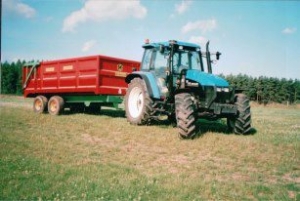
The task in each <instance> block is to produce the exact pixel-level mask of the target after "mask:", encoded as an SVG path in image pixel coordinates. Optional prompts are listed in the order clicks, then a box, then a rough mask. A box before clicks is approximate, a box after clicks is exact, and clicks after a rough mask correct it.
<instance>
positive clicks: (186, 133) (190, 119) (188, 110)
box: [175, 93, 197, 139]
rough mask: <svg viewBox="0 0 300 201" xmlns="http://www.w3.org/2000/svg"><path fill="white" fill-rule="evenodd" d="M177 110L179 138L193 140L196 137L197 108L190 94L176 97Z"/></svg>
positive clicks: (181, 94)
mask: <svg viewBox="0 0 300 201" xmlns="http://www.w3.org/2000/svg"><path fill="white" fill-rule="evenodd" d="M175 109H176V120H177V127H178V130H179V136H180V137H181V138H182V139H192V138H194V137H195V136H196V132H197V125H196V115H195V112H196V106H195V103H194V101H193V100H192V95H191V94H190V93H180V94H176V95H175Z"/></svg>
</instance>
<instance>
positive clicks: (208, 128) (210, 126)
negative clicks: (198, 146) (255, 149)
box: [195, 119, 257, 138]
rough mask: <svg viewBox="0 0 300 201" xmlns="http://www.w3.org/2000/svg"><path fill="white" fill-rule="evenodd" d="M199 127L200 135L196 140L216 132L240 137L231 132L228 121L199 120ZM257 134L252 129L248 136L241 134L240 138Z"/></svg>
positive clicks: (198, 134)
mask: <svg viewBox="0 0 300 201" xmlns="http://www.w3.org/2000/svg"><path fill="white" fill-rule="evenodd" d="M197 126H198V133H197V135H196V136H195V138H199V137H201V136H203V135H205V134H206V133H208V132H214V133H219V134H224V135H238V134H235V133H234V132H233V131H230V129H228V126H227V123H226V120H224V119H220V120H216V121H208V120H203V119H201V120H198V122H197ZM256 132H257V130H256V129H255V128H251V130H250V131H249V132H248V133H246V134H243V135H242V134H241V135H240V136H249V135H254V134H255V133H256Z"/></svg>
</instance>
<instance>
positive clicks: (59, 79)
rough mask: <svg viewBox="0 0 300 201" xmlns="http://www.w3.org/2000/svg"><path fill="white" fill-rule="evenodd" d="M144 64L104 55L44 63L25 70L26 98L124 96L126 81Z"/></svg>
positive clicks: (27, 66) (24, 86)
mask: <svg viewBox="0 0 300 201" xmlns="http://www.w3.org/2000/svg"><path fill="white" fill-rule="evenodd" d="M139 69H140V62H137V61H132V60H127V59H121V58H114V57H108V56H103V55H96V56H89V57H79V58H71V59H62V60H54V61H43V62H40V63H35V64H34V65H25V66H24V68H23V88H24V89H23V90H24V91H23V92H24V96H25V97H35V96H36V95H39V94H43V95H45V96H51V95H54V94H57V95H62V96H63V95H71V94H72V95H112V96H124V95H125V93H126V90H127V83H126V82H125V77H126V76H127V75H128V74H129V73H131V72H133V71H135V70H139Z"/></svg>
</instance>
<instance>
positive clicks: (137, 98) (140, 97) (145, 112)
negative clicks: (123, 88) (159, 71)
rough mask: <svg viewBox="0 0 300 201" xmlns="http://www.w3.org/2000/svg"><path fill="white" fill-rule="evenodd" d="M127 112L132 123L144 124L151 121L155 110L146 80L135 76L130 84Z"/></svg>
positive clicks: (127, 95)
mask: <svg viewBox="0 0 300 201" xmlns="http://www.w3.org/2000/svg"><path fill="white" fill-rule="evenodd" d="M125 112H126V117H127V120H128V121H129V122H130V123H131V124H135V125H143V124H146V123H147V122H149V120H150V116H151V114H152V112H153V101H152V99H151V98H150V96H149V93H148V90H147V86H146V83H145V81H144V80H142V79H140V78H134V79H133V80H131V82H130V84H129V85H128V90H127V93H126V96H125Z"/></svg>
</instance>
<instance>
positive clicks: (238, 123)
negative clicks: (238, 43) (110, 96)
mask: <svg viewBox="0 0 300 201" xmlns="http://www.w3.org/2000/svg"><path fill="white" fill-rule="evenodd" d="M143 48H144V49H145V51H144V56H143V60H142V63H141V69H140V71H134V72H132V73H131V74H129V75H128V76H127V77H126V79H125V80H126V82H127V83H128V90H127V93H126V96H125V111H126V117H127V120H128V121H129V122H130V123H131V124H134V125H144V124H148V123H149V122H151V121H152V120H159V119H161V117H162V116H168V118H169V120H171V121H173V122H174V123H176V125H177V127H178V130H179V136H180V137H181V138H184V139H188V138H194V137H195V136H196V135H197V134H198V133H200V128H199V125H198V124H197V120H198V119H199V118H204V119H208V120H216V119H219V118H227V125H228V128H229V129H230V130H231V131H233V132H234V133H237V134H247V133H249V131H250V129H251V113H250V105H249V99H248V98H247V96H246V95H244V94H243V93H242V91H241V90H235V89H234V88H233V87H230V86H229V84H228V82H227V81H226V80H224V79H223V78H221V77H218V76H215V75H213V74H212V68H211V64H212V60H211V55H215V56H216V59H217V60H218V59H219V57H220V55H221V53H220V52H216V53H210V52H209V42H207V44H206V51H201V48H200V46H199V45H196V44H192V43H186V42H179V41H175V40H171V41H168V42H159V43H149V42H146V43H145V44H144V45H143ZM205 60H206V62H204V61H205Z"/></svg>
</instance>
